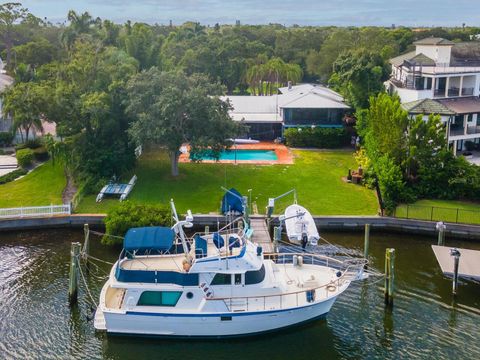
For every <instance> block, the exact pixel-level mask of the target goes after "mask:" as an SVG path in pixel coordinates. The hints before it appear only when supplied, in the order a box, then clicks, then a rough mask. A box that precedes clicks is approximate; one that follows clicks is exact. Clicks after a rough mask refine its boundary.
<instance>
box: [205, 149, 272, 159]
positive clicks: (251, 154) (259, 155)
mask: <svg viewBox="0 0 480 360" xmlns="http://www.w3.org/2000/svg"><path fill="white" fill-rule="evenodd" d="M201 158H202V160H216V159H215V158H214V157H213V156H210V155H208V154H206V155H203V156H201ZM218 160H230V161H234V160H237V161H277V160H278V158H277V154H276V153H275V151H273V150H246V149H239V150H224V151H222V152H221V153H220V157H219V159H218Z"/></svg>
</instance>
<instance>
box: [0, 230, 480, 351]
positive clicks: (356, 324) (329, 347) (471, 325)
mask: <svg viewBox="0 0 480 360" xmlns="http://www.w3.org/2000/svg"><path fill="white" fill-rule="evenodd" d="M323 235H324V236H325V237H326V238H327V239H329V240H330V241H331V242H333V243H335V244H338V245H340V246H344V247H346V248H349V249H351V252H352V253H354V254H360V253H361V252H362V245H363V239H362V234H359V233H357V234H349V233H340V234H323ZM92 240H98V239H95V237H94V238H92ZM72 241H82V233H81V231H73V230H51V231H31V232H21V233H7V234H5V233H0V358H1V359H13V358H29V359H65V358H76V359H139V358H156V359H157V358H158V359H182V360H189V359H202V358H204V359H209V360H211V359H225V358H228V359H232V360H235V359H247V358H251V359H254V358H255V359H262V358H263V359H267V358H269V359H289V360H291V359H309V360H310V359H319V358H322V359H362V358H363V359H451V358H455V359H475V358H476V359H478V358H480V341H479V340H480V339H479V337H480V336H479V334H480V284H474V283H471V282H465V281H462V282H461V283H460V287H459V296H458V300H457V302H456V303H454V302H453V301H452V296H451V294H450V291H451V281H450V280H448V279H446V278H444V277H443V275H442V274H441V273H440V270H439V267H438V265H437V263H436V260H435V258H434V256H433V252H432V250H431V248H430V244H431V243H433V242H435V239H433V238H430V239H429V238H422V237H414V236H400V235H392V234H372V236H371V239H370V247H371V260H372V262H373V265H374V266H375V267H377V268H379V269H382V268H383V265H384V264H383V259H384V253H385V248H386V247H395V248H396V252H397V254H396V271H397V272H396V287H397V289H396V298H395V305H394V308H393V311H392V312H389V311H385V308H384V305H383V292H382V284H383V283H382V282H381V281H380V282H375V280H374V279H372V280H370V281H368V282H366V283H355V284H353V285H352V286H351V287H350V288H349V289H348V290H347V292H346V293H344V294H343V295H342V296H341V297H340V298H339V299H338V301H337V302H336V303H335V305H334V307H333V309H332V311H331V313H330V314H329V315H328V317H327V319H326V320H321V321H317V322H315V323H313V324H311V325H308V326H304V327H300V328H294V329H291V330H287V331H281V332H279V333H274V334H268V335H264V336H258V337H255V338H244V339H229V340H169V339H158V338H134V337H109V336H106V335H104V334H96V333H95V331H94V330H93V324H92V321H87V319H86V316H87V315H89V313H90V310H89V306H88V303H87V295H86V293H85V291H84V290H83V286H81V288H80V294H79V306H78V307H76V308H75V309H73V310H70V309H69V307H68V304H67V287H68V260H69V250H70V242H72ZM447 244H448V245H455V246H459V247H468V248H474V249H480V244H477V243H468V242H459V241H452V240H449V239H447ZM91 252H92V255H94V256H97V257H99V258H102V259H106V260H109V261H114V260H115V259H116V258H117V256H118V249H111V248H106V247H103V246H101V245H100V244H98V242H97V241H92V245H91ZM102 268H103V270H108V269H109V266H108V265H106V266H103V267H102ZM92 274H93V275H92V276H91V277H90V279H89V283H90V287H91V290H92V293H93V294H94V296H95V298H97V297H98V294H99V291H100V288H101V286H102V285H103V280H102V279H101V278H100V277H99V275H101V272H100V270H95V271H92Z"/></svg>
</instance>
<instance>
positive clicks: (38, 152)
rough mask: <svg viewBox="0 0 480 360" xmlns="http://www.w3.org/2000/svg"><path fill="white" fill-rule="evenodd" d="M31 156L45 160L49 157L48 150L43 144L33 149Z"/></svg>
mask: <svg viewBox="0 0 480 360" xmlns="http://www.w3.org/2000/svg"><path fill="white" fill-rule="evenodd" d="M33 156H34V157H35V160H37V161H47V160H48V157H49V155H48V151H47V149H45V147H44V146H40V147H39V148H36V149H35V150H33Z"/></svg>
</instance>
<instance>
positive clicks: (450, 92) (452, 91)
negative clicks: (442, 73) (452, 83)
mask: <svg viewBox="0 0 480 360" xmlns="http://www.w3.org/2000/svg"><path fill="white" fill-rule="evenodd" d="M459 95H460V89H459V88H457V87H452V88H450V89H448V96H459Z"/></svg>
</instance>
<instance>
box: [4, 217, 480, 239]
mask: <svg viewBox="0 0 480 360" xmlns="http://www.w3.org/2000/svg"><path fill="white" fill-rule="evenodd" d="M252 217H253V216H252ZM255 217H257V216H255ZM258 217H263V216H258ZM104 218H105V215H104V214H74V215H64V216H53V217H42V218H40V217H36V218H21V219H5V220H0V231H17V230H30V229H49V228H62V227H69V228H81V227H83V224H89V225H90V226H92V227H103V219H104ZM194 218H195V225H196V226H199V227H204V226H207V225H208V226H210V230H211V231H214V229H216V228H217V223H219V224H220V227H221V226H223V225H224V224H225V217H224V216H220V215H201V214H197V215H194ZM314 219H315V222H316V224H317V226H318V227H319V228H320V231H363V229H364V226H365V224H371V230H372V231H374V232H375V231H385V232H388V231H392V232H398V233H406V234H421V235H429V236H436V234H437V231H436V222H435V221H424V220H414V219H399V218H392V217H380V216H314ZM445 224H446V226H447V228H446V231H445V234H446V235H447V236H451V237H456V238H460V239H471V240H480V226H478V225H468V224H455V223H445ZM272 225H278V218H274V219H273V221H272Z"/></svg>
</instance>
